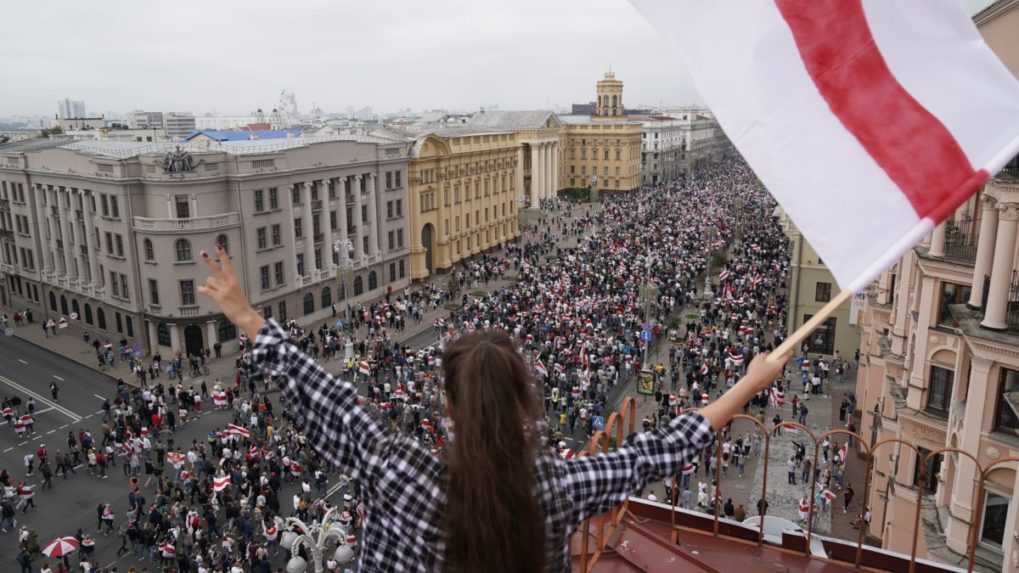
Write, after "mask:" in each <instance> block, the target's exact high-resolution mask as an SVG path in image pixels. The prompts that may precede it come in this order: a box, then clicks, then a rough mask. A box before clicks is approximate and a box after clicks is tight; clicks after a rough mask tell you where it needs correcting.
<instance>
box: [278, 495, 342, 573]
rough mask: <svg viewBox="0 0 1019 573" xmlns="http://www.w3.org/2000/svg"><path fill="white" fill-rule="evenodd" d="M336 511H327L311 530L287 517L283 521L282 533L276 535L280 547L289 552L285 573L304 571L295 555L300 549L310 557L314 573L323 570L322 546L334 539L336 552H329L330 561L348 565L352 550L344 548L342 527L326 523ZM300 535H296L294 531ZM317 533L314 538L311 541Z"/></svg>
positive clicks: (309, 527)
mask: <svg viewBox="0 0 1019 573" xmlns="http://www.w3.org/2000/svg"><path fill="white" fill-rule="evenodd" d="M336 509H337V508H336V507H331V508H329V511H327V512H326V514H325V515H323V516H322V521H321V522H320V523H317V524H312V525H311V526H308V525H305V523H304V522H303V521H301V520H300V519H298V518H296V517H288V518H286V521H285V527H286V530H285V531H284V532H283V533H282V534H281V535H280V545H281V546H283V548H284V549H288V550H290V560H289V561H287V573H304V571H305V570H306V569H307V568H308V562H307V561H305V560H304V558H303V557H301V556H300V555H298V551H299V550H300V549H301V546H304V548H305V549H307V550H308V552H309V553H311V558H312V563H313V564H314V566H315V573H321V572H322V571H323V570H324V569H323V565H322V562H323V561H324V559H323V555H324V553H325V550H326V543H327V542H328V541H329V539H335V541H336V549H335V550H334V551H333V555H332V559H333V560H334V561H336V562H337V563H349V562H350V561H352V560H353V559H354V550H353V548H352V547H351V546H350V545H348V544H347V542H346V539H347V531H346V528H345V527H343V526H342V525H338V524H334V523H333V522H331V521H330V520H329V518H330V517H331V516H332V514H333V512H334V511H336ZM295 528H296V529H298V530H299V531H302V532H303V533H297V531H294V529H295ZM315 533H318V536H317V537H313V535H314V534H315Z"/></svg>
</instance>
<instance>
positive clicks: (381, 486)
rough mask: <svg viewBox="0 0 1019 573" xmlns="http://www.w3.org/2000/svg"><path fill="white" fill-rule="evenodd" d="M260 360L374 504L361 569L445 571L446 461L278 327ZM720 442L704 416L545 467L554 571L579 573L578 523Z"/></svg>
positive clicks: (271, 327)
mask: <svg viewBox="0 0 1019 573" xmlns="http://www.w3.org/2000/svg"><path fill="white" fill-rule="evenodd" d="M254 360H255V363H256V364H257V365H259V366H261V367H262V368H263V370H264V371H265V372H266V373H267V374H271V375H274V376H279V377H283V378H285V382H283V383H282V384H281V386H282V390H283V394H284V396H285V398H286V399H287V401H288V404H289V405H290V407H291V408H292V409H293V410H292V411H291V412H290V414H291V416H292V417H293V418H294V419H295V420H296V421H297V425H298V427H299V428H301V429H302V430H303V432H304V434H305V436H307V438H308V440H309V442H310V444H311V445H312V447H313V448H314V449H315V452H317V453H318V454H319V455H321V456H322V457H323V458H324V459H326V460H328V461H329V462H330V463H332V464H333V465H335V466H338V467H339V468H341V469H342V470H343V471H344V472H345V473H347V474H348V475H350V476H352V477H356V478H358V480H359V482H360V483H361V484H362V486H361V492H362V496H363V501H364V504H365V508H366V511H365V514H366V515H365V521H364V533H363V535H362V539H361V540H360V543H361V555H360V570H361V571H365V572H368V571H438V570H440V569H442V565H443V559H444V557H445V544H446V533H445V531H444V530H443V528H442V521H443V516H442V511H443V508H444V507H445V505H446V494H445V491H444V488H443V486H442V484H443V483H444V474H445V467H444V464H443V462H442V461H441V460H440V459H439V458H438V457H436V456H435V455H434V454H432V453H431V452H430V451H429V450H428V449H427V448H426V447H424V446H423V445H421V444H419V443H418V442H417V441H415V440H413V439H411V438H409V437H403V436H399V435H392V434H386V433H385V432H383V430H382V428H380V427H379V426H378V425H377V424H376V423H375V421H374V420H373V419H372V417H371V416H370V415H369V414H368V413H367V412H365V411H364V410H363V409H362V408H360V407H359V406H358V405H357V391H356V389H355V388H354V386H353V385H351V384H350V383H348V382H346V381H343V380H340V379H339V378H337V377H334V376H333V375H332V374H330V373H329V372H327V371H326V370H325V369H323V368H322V367H321V366H319V365H318V364H317V363H315V361H314V360H312V359H311V358H310V357H308V356H307V355H305V354H304V353H302V352H301V351H300V350H299V349H298V347H297V346H296V345H295V344H293V343H292V342H290V341H289V340H288V338H287V334H286V333H285V332H284V331H283V329H282V328H280V326H279V325H278V324H277V323H276V322H275V321H274V320H268V321H266V323H265V326H263V327H262V329H261V331H259V333H258V338H257V339H256V340H255V348H254ZM713 439H714V433H713V431H712V429H711V425H710V424H708V422H707V420H706V419H705V418H704V417H703V416H701V415H700V414H687V415H683V416H680V417H678V418H676V419H674V420H673V421H672V423H671V424H670V425H669V427H668V428H665V429H660V430H656V431H653V432H643V433H637V434H634V435H632V436H630V437H629V438H628V439H627V440H626V441H625V443H624V444H623V445H622V446H621V447H619V448H616V449H615V450H614V451H612V452H611V453H608V454H604V455H598V456H593V457H584V458H578V459H573V460H569V461H567V460H564V459H561V458H559V457H557V456H553V455H542V456H539V457H538V459H537V460H535V466H534V467H535V472H536V477H537V482H538V485H537V489H538V491H537V492H536V493H537V495H538V496H539V497H540V499H541V508H542V511H543V513H544V515H545V553H546V557H545V561H546V563H548V569H549V571H563V572H568V571H570V556H569V538H570V535H571V534H572V533H573V531H574V530H575V529H576V528H577V525H578V524H579V523H580V522H581V521H583V520H584V519H586V518H587V517H589V516H592V515H598V514H600V513H603V512H605V511H607V510H609V509H610V508H612V507H614V506H616V505H618V504H619V503H621V502H622V501H623V500H624V499H626V497H627V496H629V495H630V494H632V493H633V492H636V491H639V490H641V489H642V488H643V487H644V486H646V485H647V484H648V483H650V482H651V481H652V480H655V479H661V478H663V477H665V476H670V475H675V474H676V473H677V472H678V471H679V470H680V468H682V466H683V465H684V464H685V463H687V462H688V461H690V460H692V459H693V458H694V457H695V456H696V455H697V454H698V452H700V450H701V449H703V448H705V447H707V446H709V445H710V444H711V443H712V440H713Z"/></svg>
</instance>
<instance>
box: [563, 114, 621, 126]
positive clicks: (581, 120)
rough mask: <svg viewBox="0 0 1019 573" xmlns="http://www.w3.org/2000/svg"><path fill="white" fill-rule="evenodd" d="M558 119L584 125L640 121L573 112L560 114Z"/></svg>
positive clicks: (571, 123)
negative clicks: (575, 113)
mask: <svg viewBox="0 0 1019 573" xmlns="http://www.w3.org/2000/svg"><path fill="white" fill-rule="evenodd" d="M559 121H561V122H563V123H564V124H566V125H584V124H598V125H617V124H618V125H625V124H636V123H640V122H639V121H636V120H634V119H631V118H625V117H620V118H612V119H607V118H597V117H594V116H590V115H574V114H570V115H560V116H559Z"/></svg>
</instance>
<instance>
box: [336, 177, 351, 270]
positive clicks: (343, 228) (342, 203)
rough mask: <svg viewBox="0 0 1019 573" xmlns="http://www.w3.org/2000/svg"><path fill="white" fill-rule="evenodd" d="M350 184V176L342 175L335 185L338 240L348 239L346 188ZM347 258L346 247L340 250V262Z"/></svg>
mask: <svg viewBox="0 0 1019 573" xmlns="http://www.w3.org/2000/svg"><path fill="white" fill-rule="evenodd" d="M349 186H350V178H348V177H344V178H343V179H340V181H339V185H337V186H336V195H337V196H338V197H339V207H338V208H337V210H336V219H337V221H336V224H337V226H338V227H339V229H340V240H341V241H346V240H349V239H350V237H349V235H350V231H349V230H348V229H347V188H348V187H349ZM347 258H349V256H348V252H347V251H346V249H344V250H342V251H341V252H340V256H339V259H340V264H341V265H342V264H343V262H344V260H345V259H347Z"/></svg>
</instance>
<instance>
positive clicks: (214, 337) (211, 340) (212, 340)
mask: <svg viewBox="0 0 1019 573" xmlns="http://www.w3.org/2000/svg"><path fill="white" fill-rule="evenodd" d="M218 341H219V325H218V324H216V321H215V320H210V321H208V322H206V323H205V347H206V348H212V345H214V344H216V342H218Z"/></svg>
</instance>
